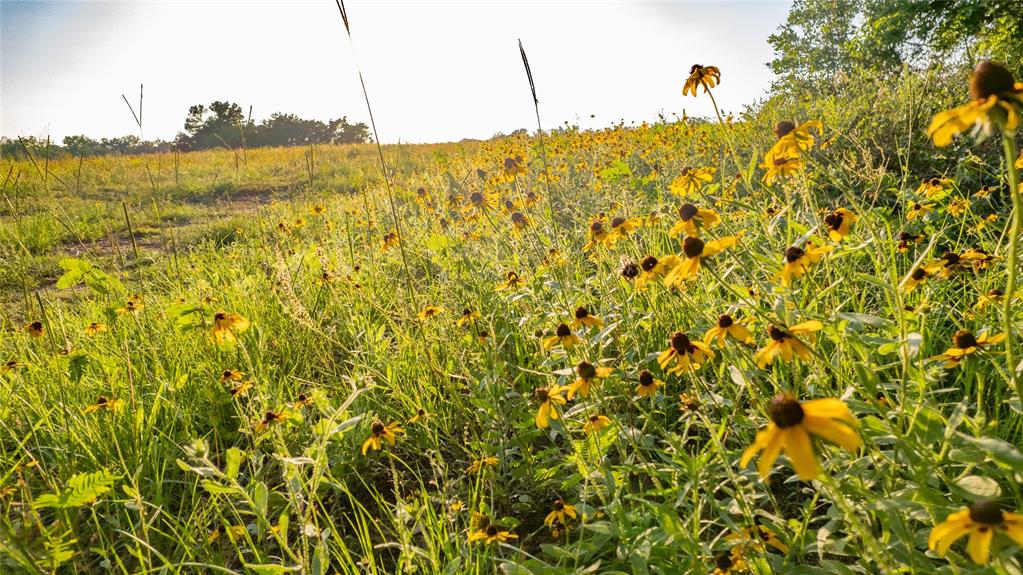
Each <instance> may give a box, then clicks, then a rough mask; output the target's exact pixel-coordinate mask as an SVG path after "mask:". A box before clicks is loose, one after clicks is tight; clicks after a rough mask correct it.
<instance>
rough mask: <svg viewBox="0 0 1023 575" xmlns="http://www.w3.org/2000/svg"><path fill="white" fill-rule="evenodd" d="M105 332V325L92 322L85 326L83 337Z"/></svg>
mask: <svg viewBox="0 0 1023 575" xmlns="http://www.w3.org/2000/svg"><path fill="white" fill-rule="evenodd" d="M106 332H107V324H105V323H98V322H92V323H90V324H89V325H87V326H85V335H98V334H101V333H106Z"/></svg>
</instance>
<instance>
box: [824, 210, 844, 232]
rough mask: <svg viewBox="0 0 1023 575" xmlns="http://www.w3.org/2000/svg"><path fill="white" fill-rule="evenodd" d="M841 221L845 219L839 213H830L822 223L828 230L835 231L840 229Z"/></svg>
mask: <svg viewBox="0 0 1023 575" xmlns="http://www.w3.org/2000/svg"><path fill="white" fill-rule="evenodd" d="M843 219H845V217H844V216H843V215H842V213H841V212H831V213H830V214H828V217H826V218H824V223H825V224H827V225H828V228H829V229H832V230H837V229H838V228H840V227H842V220H843Z"/></svg>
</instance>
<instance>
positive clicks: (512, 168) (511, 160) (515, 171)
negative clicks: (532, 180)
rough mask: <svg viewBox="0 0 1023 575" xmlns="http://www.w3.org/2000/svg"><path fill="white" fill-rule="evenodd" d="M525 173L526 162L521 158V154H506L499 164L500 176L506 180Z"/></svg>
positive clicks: (508, 180)
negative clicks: (502, 161)
mask: <svg viewBox="0 0 1023 575" xmlns="http://www.w3.org/2000/svg"><path fill="white" fill-rule="evenodd" d="M525 173H526V163H525V161H524V160H523V159H522V156H519V155H515V156H508V157H507V158H505V159H504V163H503V164H502V165H501V177H502V178H503V179H504V181H506V182H510V181H512V180H514V179H515V178H516V176H519V175H520V174H525Z"/></svg>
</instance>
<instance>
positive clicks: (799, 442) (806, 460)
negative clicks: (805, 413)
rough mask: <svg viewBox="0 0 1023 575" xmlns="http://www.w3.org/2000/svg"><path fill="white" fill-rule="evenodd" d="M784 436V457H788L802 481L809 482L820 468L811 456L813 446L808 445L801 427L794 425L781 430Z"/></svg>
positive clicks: (807, 437) (804, 431)
mask: <svg viewBox="0 0 1023 575" xmlns="http://www.w3.org/2000/svg"><path fill="white" fill-rule="evenodd" d="M782 432H783V433H784V434H785V455H788V456H789V459H790V460H791V461H792V466H793V467H795V468H796V474H797V475H799V478H800V479H802V480H803V481H810V480H812V479H815V478H816V477H817V474H818V473H819V472H820V468H819V467H818V465H817V458H816V457H814V454H813V444H811V443H810V436H809V435H808V434H807V433H806V430H805V429H803V428H802V426H799V425H796V426H793V427H790V428H788V429H783V430H782Z"/></svg>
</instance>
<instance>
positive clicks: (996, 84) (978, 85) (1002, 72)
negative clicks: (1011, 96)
mask: <svg viewBox="0 0 1023 575" xmlns="http://www.w3.org/2000/svg"><path fill="white" fill-rule="evenodd" d="M1014 83H1015V82H1014V81H1013V78H1012V72H1010V71H1009V70H1008V69H1006V68H1005V66H1002V65H1001V64H996V63H994V62H991V61H990V60H984V61H983V62H981V63H980V64H977V67H976V68H974V69H973V75H971V76H970V97H971V98H973V99H974V100H986V99H988V98H989V97H991V96H995V95H999V94H1005V93H1006V92H1011V91H1012V89H1013V84H1014Z"/></svg>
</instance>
